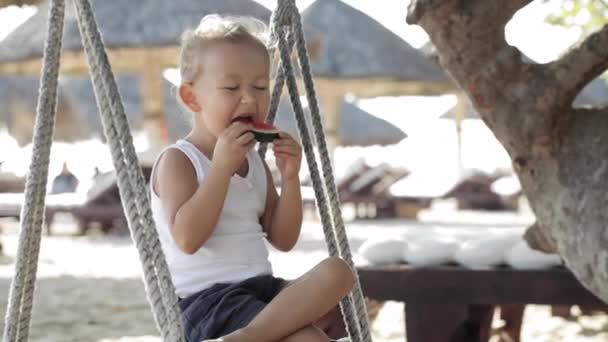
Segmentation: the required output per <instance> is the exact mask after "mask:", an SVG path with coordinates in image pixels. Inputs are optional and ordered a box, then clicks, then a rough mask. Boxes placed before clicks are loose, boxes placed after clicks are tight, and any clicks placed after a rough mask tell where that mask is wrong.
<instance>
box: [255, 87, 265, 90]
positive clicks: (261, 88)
mask: <svg viewBox="0 0 608 342" xmlns="http://www.w3.org/2000/svg"><path fill="white" fill-rule="evenodd" d="M253 88H255V89H257V90H266V89H268V87H253Z"/></svg>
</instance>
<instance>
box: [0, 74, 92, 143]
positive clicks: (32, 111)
mask: <svg viewBox="0 0 608 342" xmlns="http://www.w3.org/2000/svg"><path fill="white" fill-rule="evenodd" d="M39 82H40V81H39V79H37V78H34V77H29V78H24V77H16V76H2V77H0V123H3V124H5V125H6V126H7V128H8V131H9V133H10V134H11V135H12V136H13V137H15V139H16V140H17V142H18V143H19V145H25V144H27V143H29V142H31V141H32V137H33V127H34V121H35V118H36V105H37V101H38V87H39V86H38V85H39ZM86 127H88V126H87V124H86V120H84V119H83V118H81V117H79V116H78V115H77V114H76V112H75V111H74V108H73V107H72V105H71V103H70V102H69V100H68V98H67V97H66V92H65V89H63V88H62V87H61V86H60V88H59V92H58V101H57V115H56V119H55V139H56V140H61V141H76V140H79V139H84V138H86V137H87V136H88V135H89V134H90V130H87V129H86Z"/></svg>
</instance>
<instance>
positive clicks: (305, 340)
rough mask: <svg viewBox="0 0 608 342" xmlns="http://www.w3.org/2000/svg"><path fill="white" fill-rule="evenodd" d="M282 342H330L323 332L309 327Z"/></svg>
mask: <svg viewBox="0 0 608 342" xmlns="http://www.w3.org/2000/svg"><path fill="white" fill-rule="evenodd" d="M281 342H330V340H329V337H327V335H325V333H324V332H322V331H321V330H319V329H317V328H315V327H314V326H308V327H305V328H302V329H300V330H298V331H296V332H295V333H293V334H291V335H289V336H287V337H286V338H284V339H282V340H281Z"/></svg>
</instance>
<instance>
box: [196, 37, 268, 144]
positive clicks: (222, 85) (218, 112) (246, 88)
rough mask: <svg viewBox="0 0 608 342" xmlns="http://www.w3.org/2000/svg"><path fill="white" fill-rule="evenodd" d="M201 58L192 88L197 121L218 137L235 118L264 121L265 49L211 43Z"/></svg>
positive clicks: (266, 100)
mask: <svg viewBox="0 0 608 342" xmlns="http://www.w3.org/2000/svg"><path fill="white" fill-rule="evenodd" d="M205 50H206V51H205V52H204V56H203V57H202V58H201V62H200V65H199V67H200V72H199V77H198V79H197V80H195V82H194V84H193V85H192V91H193V93H194V95H195V97H196V101H197V103H198V105H199V106H200V111H199V112H200V117H199V119H200V120H198V121H200V123H202V124H203V126H204V127H203V128H204V129H205V130H206V131H208V132H209V133H211V134H212V135H213V136H215V137H218V136H219V135H220V133H221V132H222V131H223V130H224V129H226V128H227V127H228V126H230V124H231V123H232V122H233V121H234V119H236V118H240V117H248V118H250V119H251V120H252V121H255V122H261V121H264V119H265V117H266V113H267V111H268V104H269V102H270V95H269V94H270V91H269V89H268V88H269V82H270V80H269V73H270V61H269V57H268V53H267V52H266V51H264V50H262V48H261V47H257V46H255V45H253V44H252V43H232V42H216V43H211V44H210V45H209V46H208V47H207V48H206V49H205Z"/></svg>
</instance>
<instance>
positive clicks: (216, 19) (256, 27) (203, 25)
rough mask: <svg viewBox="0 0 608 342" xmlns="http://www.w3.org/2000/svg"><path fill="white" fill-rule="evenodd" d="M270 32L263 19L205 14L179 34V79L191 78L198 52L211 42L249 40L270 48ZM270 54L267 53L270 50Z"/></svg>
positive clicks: (194, 76) (251, 42)
mask: <svg viewBox="0 0 608 342" xmlns="http://www.w3.org/2000/svg"><path fill="white" fill-rule="evenodd" d="M268 37H269V32H268V29H267V27H266V24H264V23H263V22H262V21H260V20H258V19H255V18H252V17H244V16H221V15H218V14H210V15H206V16H204V17H203V18H202V19H201V22H200V23H199V25H198V27H197V28H196V29H194V30H186V31H185V32H184V33H183V34H182V44H181V53H180V60H179V71H180V76H181V83H189V82H194V81H195V80H196V77H197V76H198V73H199V69H200V58H201V52H202V51H204V48H205V45H206V44H208V43H211V42H226V41H227V42H234V43H250V44H253V45H254V46H258V47H260V48H261V49H264V50H265V51H266V52H269V45H268V44H269V40H268ZM269 55H270V53H269Z"/></svg>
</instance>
